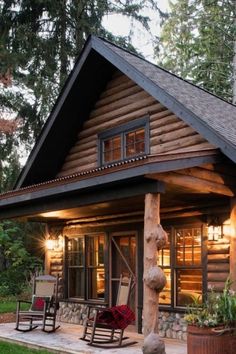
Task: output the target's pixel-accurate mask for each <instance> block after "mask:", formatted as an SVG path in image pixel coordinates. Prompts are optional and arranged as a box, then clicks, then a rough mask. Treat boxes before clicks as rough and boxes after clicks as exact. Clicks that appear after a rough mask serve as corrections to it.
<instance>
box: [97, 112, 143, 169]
mask: <svg viewBox="0 0 236 354" xmlns="http://www.w3.org/2000/svg"><path fill="white" fill-rule="evenodd" d="M140 128H144V144H145V151H144V153H142V154H137V155H134V156H130V157H126V156H125V135H126V134H127V133H130V132H132V131H136V130H138V129H140ZM116 136H120V137H121V159H120V160H112V161H109V162H104V161H103V142H104V141H105V140H107V139H111V138H114V137H116ZM149 137H150V128H149V116H148V115H147V116H144V117H142V118H138V119H135V120H132V121H130V122H128V123H125V124H122V125H119V126H117V127H115V128H112V129H108V130H106V131H104V132H102V133H100V134H98V164H99V166H105V165H109V164H112V163H115V162H120V161H125V160H129V159H132V158H135V157H137V156H143V155H147V154H149V150H150V143H149V140H150V139H149Z"/></svg>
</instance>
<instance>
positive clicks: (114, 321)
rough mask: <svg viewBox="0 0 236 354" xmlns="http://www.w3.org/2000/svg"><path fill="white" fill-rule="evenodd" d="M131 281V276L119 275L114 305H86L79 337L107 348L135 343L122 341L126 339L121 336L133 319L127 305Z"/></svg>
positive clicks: (91, 343) (95, 345)
mask: <svg viewBox="0 0 236 354" xmlns="http://www.w3.org/2000/svg"><path fill="white" fill-rule="evenodd" d="M131 283H132V279H131V278H127V277H122V276H121V277H120V281H119V288H118V294H117V301H116V306H114V307H111V308H104V307H103V308H102V307H101V306H100V307H98V306H96V307H95V306H89V307H88V313H87V319H86V321H85V324H84V333H83V336H82V338H81V339H82V340H85V341H87V342H89V343H88V345H91V346H94V347H99V348H107V349H108V348H119V347H126V346H129V345H132V344H135V343H137V342H134V341H132V342H131V341H129V342H125V343H123V341H124V340H126V339H128V337H124V336H123V335H124V329H125V328H126V327H127V325H128V324H130V323H131V322H132V321H133V320H134V319H135V317H134V313H133V312H132V311H131V310H130V309H129V308H128V306H127V304H128V301H129V296H130V291H131ZM113 343H114V344H113Z"/></svg>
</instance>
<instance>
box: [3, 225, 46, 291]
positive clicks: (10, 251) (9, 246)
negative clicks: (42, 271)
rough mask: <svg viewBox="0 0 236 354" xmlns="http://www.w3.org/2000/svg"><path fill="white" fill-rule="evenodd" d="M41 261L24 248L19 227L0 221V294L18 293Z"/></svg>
mask: <svg viewBox="0 0 236 354" xmlns="http://www.w3.org/2000/svg"><path fill="white" fill-rule="evenodd" d="M39 267H42V262H41V261H40V260H39V259H38V258H36V257H35V256H31V255H30V253H29V252H28V251H27V250H26V248H25V245H24V239H23V236H22V234H21V230H20V227H19V226H18V225H17V224H16V223H14V222H12V221H5V222H2V223H0V296H6V295H16V294H20V293H21V292H22V291H23V290H24V288H25V286H26V284H27V280H28V279H29V277H30V275H31V273H32V272H34V270H35V269H38V268H39Z"/></svg>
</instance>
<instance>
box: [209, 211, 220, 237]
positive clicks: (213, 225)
mask: <svg viewBox="0 0 236 354" xmlns="http://www.w3.org/2000/svg"><path fill="white" fill-rule="evenodd" d="M207 236H208V241H219V240H220V239H221V238H222V237H223V226H222V224H221V223H220V221H219V218H218V217H217V216H215V217H210V218H209V222H208V227H207Z"/></svg>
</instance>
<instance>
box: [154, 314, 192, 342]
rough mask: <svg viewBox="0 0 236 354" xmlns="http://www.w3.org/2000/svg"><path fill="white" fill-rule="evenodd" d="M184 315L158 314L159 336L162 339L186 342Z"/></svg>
mask: <svg viewBox="0 0 236 354" xmlns="http://www.w3.org/2000/svg"><path fill="white" fill-rule="evenodd" d="M183 317H184V314H180V313H173V312H163V311H160V312H159V324H158V326H159V335H160V337H162V338H174V339H180V340H184V341H186V340H187V323H186V321H185V320H184V318H183Z"/></svg>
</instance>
